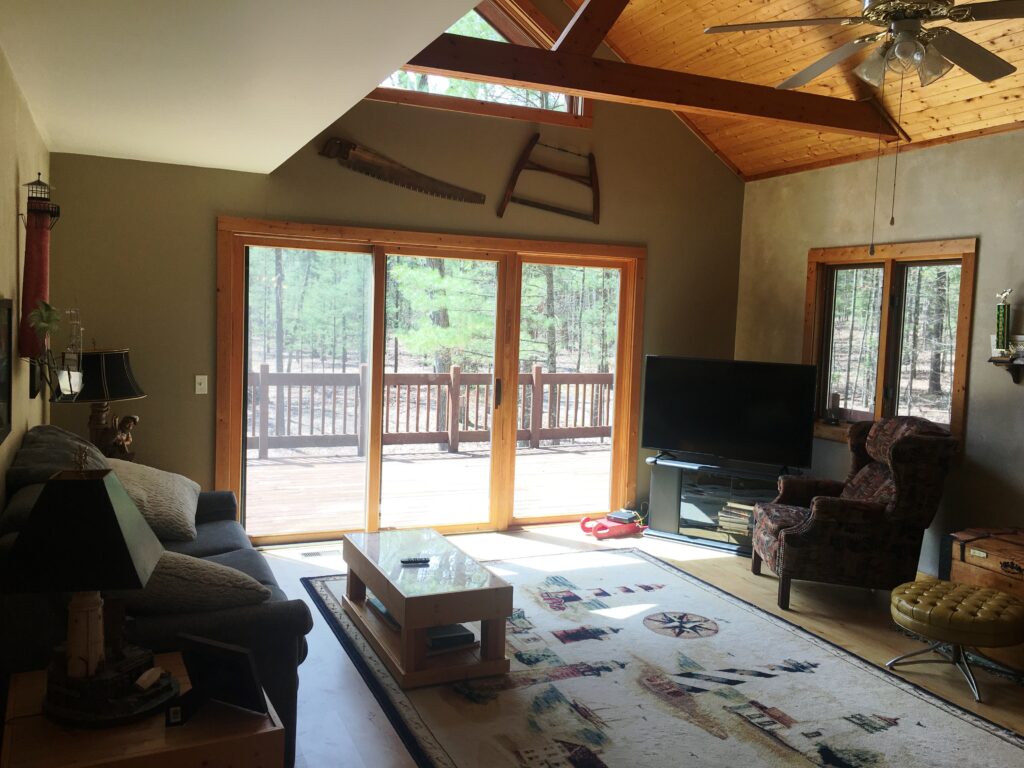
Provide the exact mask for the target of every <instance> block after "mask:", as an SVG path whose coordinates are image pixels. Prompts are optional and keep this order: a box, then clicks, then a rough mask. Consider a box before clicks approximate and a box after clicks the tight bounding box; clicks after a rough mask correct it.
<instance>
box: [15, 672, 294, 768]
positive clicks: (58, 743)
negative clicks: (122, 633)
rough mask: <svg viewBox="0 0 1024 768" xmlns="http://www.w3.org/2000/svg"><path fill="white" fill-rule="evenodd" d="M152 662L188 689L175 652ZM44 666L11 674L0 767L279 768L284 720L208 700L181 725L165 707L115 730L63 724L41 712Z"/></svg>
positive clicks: (44, 686)
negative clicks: (172, 722) (168, 718)
mask: <svg viewBox="0 0 1024 768" xmlns="http://www.w3.org/2000/svg"><path fill="white" fill-rule="evenodd" d="M156 663H157V665H159V666H161V667H163V668H164V669H166V670H167V671H169V672H170V673H171V674H172V675H173V676H174V677H175V678H176V679H177V680H178V682H179V683H180V684H181V688H182V691H186V690H188V688H189V682H188V676H187V674H186V673H185V664H184V662H183V661H182V658H181V654H178V653H165V654H161V655H159V656H157V657H156ZM45 688H46V672H45V671H38V672H22V673H19V674H16V675H12V676H11V684H10V690H9V692H8V697H7V712H6V714H5V721H4V722H5V725H4V745H3V756H2V759H0V768H57V767H58V766H60V768H98V767H99V766H112V767H114V768H143V767H145V768H165V767H166V768H171V767H172V766H173V768H281V766H283V765H284V726H283V725H282V724H281V721H280V720H279V719H278V717H277V713H276V712H274V708H273V707H272V706H271V705H270V702H269V701H268V702H267V708H268V710H269V713H270V714H269V715H260V714H256V713H252V712H246V711H244V710H241V709H236V708H235V707H230V706H228V705H226V704H220V703H218V702H213V701H211V702H208V703H207V704H206V705H204V706H203V707H202V708H201V709H200V710H199V711H198V712H196V714H195V715H193V717H192V719H191V720H189V721H188V722H187V723H186V724H185V725H182V726H179V727H174V728H167V727H165V726H164V716H163V713H160V714H158V715H153V716H151V717H147V718H145V719H144V720H139V721H138V722H135V723H131V724H129V725H121V726H116V727H113V728H96V729H87V728H68V727H65V726H62V725H58V724H56V723H54V722H52V721H50V720H49V719H47V718H46V717H45V716H44V715H43V714H42V703H43V693H44V691H45Z"/></svg>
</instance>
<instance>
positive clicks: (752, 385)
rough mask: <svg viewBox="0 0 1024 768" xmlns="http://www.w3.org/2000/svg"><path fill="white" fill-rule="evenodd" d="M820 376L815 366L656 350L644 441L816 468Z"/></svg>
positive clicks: (719, 456) (680, 450) (677, 450)
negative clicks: (671, 354) (813, 449)
mask: <svg viewBox="0 0 1024 768" xmlns="http://www.w3.org/2000/svg"><path fill="white" fill-rule="evenodd" d="M816 381H817V373H816V369H815V367H814V366H813V365H788V364H782V363H754V362H743V361H731V360H702V359H697V358H687V357H665V356H661V355H648V356H647V360H646V366H645V384H644V413H643V434H642V441H641V442H642V444H643V447H644V448H651V449H654V450H658V451H665V452H670V453H673V454H684V453H685V454H705V455H707V456H710V457H713V458H714V459H716V460H718V462H719V463H721V462H723V461H734V462H753V463H758V464H774V465H778V466H780V467H783V466H786V467H808V466H810V464H811V446H812V442H813V438H814V402H815V400H814V394H815V385H816ZM702 460H703V459H702Z"/></svg>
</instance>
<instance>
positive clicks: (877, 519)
mask: <svg viewBox="0 0 1024 768" xmlns="http://www.w3.org/2000/svg"><path fill="white" fill-rule="evenodd" d="M888 509H889V507H888V505H886V504H880V503H878V502H875V501H856V500H854V499H838V498H830V497H827V496H819V497H817V498H815V499H814V500H813V501H812V502H811V517H810V519H809V520H808V522H809V523H810V525H811V527H813V526H814V524H815V522H816V521H817V522H818V523H821V524H828V525H840V526H856V525H875V524H878V523H884V522H885V520H886V513H887V511H888Z"/></svg>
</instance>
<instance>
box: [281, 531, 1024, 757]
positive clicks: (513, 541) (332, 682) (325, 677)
mask: <svg viewBox="0 0 1024 768" xmlns="http://www.w3.org/2000/svg"><path fill="white" fill-rule="evenodd" d="M452 539H453V541H454V543H455V544H457V545H458V546H459V547H461V548H463V549H464V550H465V551H466V552H468V553H469V554H471V555H472V556H473V557H475V558H477V559H479V560H493V559H498V558H513V557H524V556H528V555H536V554H554V553H557V552H567V551H572V550H581V549H596V548H626V547H638V548H640V549H643V550H644V551H646V552H649V553H651V554H653V555H655V556H656V557H660V558H662V559H664V560H667V561H669V562H671V563H673V564H674V565H677V566H678V567H680V568H683V569H684V570H686V571H688V572H689V573H692V574H693V575H695V576H697V577H699V578H702V579H704V580H706V581H708V582H711V583H712V584H715V585H717V586H719V587H721V588H722V589H725V590H727V591H729V592H731V593H732V594H734V595H737V596H739V597H741V598H743V599H744V600H748V601H749V602H751V603H754V604H755V605H757V606H759V607H761V608H763V609H765V610H767V611H769V612H771V613H774V614H776V615H779V616H782V617H783V618H785V619H786V620H788V621H791V622H793V623H795V624H798V625H800V626H802V627H804V628H806V629H808V630H809V631H811V632H813V633H815V634H817V635H819V636H821V637H824V638H826V639H827V640H830V641H832V642H834V643H836V644H838V645H840V646H842V647H844V648H846V649H848V650H850V651H852V652H853V653H856V654H858V655H859V656H862V657H863V658H865V659H867V660H869V661H871V662H873V663H875V664H878V665H882V664H884V663H885V662H886V661H888V660H889V659H891V658H892V657H894V656H897V655H899V654H901V653H906V652H907V651H911V650H916V649H918V648H922V647H924V646H923V644H921V643H920V642H918V641H916V640H913V639H911V638H909V637H907V636H905V635H903V634H902V633H900V632H899V631H897V630H896V629H895V628H894V626H893V625H892V622H891V620H890V619H889V596H888V594H887V593H883V592H869V591H867V590H860V589H850V588H845V587H833V586H829V585H824V584H814V583H810V582H794V584H793V591H792V600H791V607H792V610H790V611H780V610H779V609H778V607H777V606H776V604H775V596H776V587H777V584H778V582H777V581H776V580H775V578H774V577H772V576H754V575H753V574H751V573H750V560H748V559H747V558H740V557H734V556H732V555H728V554H723V553H720V552H716V551H714V550H710V549H704V548H701V547H694V546H690V545H687V544H680V543H675V542H669V541H663V540H659V539H652V538H643V537H638V538H632V539H618V540H610V541H605V542H598V541H596V540H594V539H592V538H590V537H588V536H584V535H583V534H582V533H581V532H580V530H579V528H578V526H576V525H548V526H533V527H529V528H525V529H523V530H520V531H515V532H508V533H478V534H465V535H461V536H456V537H452ZM309 551H317V552H322V553H324V554H321V555H319V556H316V557H304V556H303V552H309ZM267 553H268V555H269V560H270V563H271V565H272V567H273V569H274V572H275V574H276V575H277V578H278V580H279V581H280V583H281V586H282V588H283V589H284V590H285V592H287V593H288V594H289V596H291V597H300V598H306V592H305V590H304V589H303V587H302V585H301V584H300V583H299V578H300V577H301V576H313V575H322V574H328V573H341V572H344V562H343V561H342V559H341V549H340V544H338V543H331V542H329V543H325V544H320V545H317V546H315V547H309V548H277V549H273V550H267ZM313 615H314V628H313V631H312V632H311V633H310V635H309V637H308V641H309V648H310V650H309V657H308V658H307V659H306V662H305V663H304V664H303V665H302V667H301V668H300V670H299V672H300V677H301V685H300V687H299V734H298V755H299V759H298V762H297V765H299V766H306V767H308V768H313V767H314V766H324V765H332V766H346V767H348V766H353V767H354V768H362V767H363V766H365V768H390V766H396V767H398V766H401V767H403V768H404V767H406V766H413V765H414V764H413V762H412V760H411V759H410V758H409V756H408V754H407V753H406V751H405V747H404V746H403V745H402V743H401V742H400V741H399V739H398V737H397V736H396V735H395V733H394V731H393V730H392V728H391V726H390V724H389V723H388V721H387V718H386V717H385V716H384V713H383V712H382V711H381V709H380V707H379V706H378V705H377V702H376V701H375V700H374V698H373V696H372V695H371V694H370V693H369V690H368V689H367V688H366V686H365V685H364V684H363V681H362V679H361V678H360V677H359V673H358V672H356V670H355V668H354V667H353V666H352V663H351V662H350V661H349V659H348V656H347V655H346V654H345V652H344V651H343V650H342V648H341V646H340V644H339V643H338V641H337V639H336V638H335V637H334V634H333V633H332V631H331V629H330V628H329V627H328V626H327V625H326V623H325V622H324V620H323V619H322V618H321V617H320V614H319V611H318V610H316V609H315V608H314V609H313ZM1002 658H1004V659H1006V660H1007V661H1010V662H1013V663H1014V664H1015V665H1016V666H1018V668H1024V646H1017V647H1016V648H1013V649H1009V651H1008V653H1006V654H1004V655H1003V656H1002ZM975 674H976V676H977V678H978V684H979V686H980V688H981V695H982V698H983V699H984V702H983V703H981V704H978V703H975V702H974V699H973V698H972V697H971V694H970V691H969V690H968V688H967V685H966V683H965V682H964V681H963V679H962V678H961V677H960V673H959V672H957V671H956V670H955V669H954V668H953V667H952V666H949V665H943V664H924V665H915V666H913V667H908V668H906V669H905V670H902V671H901V675H902V676H903V677H905V678H906V679H907V680H910V681H912V682H914V683H916V684H917V685H919V686H921V687H923V688H926V689H927V690H930V691H931V692H932V693H935V694H937V695H938V696H941V697H942V698H945V699H947V700H949V701H952V702H953V703H955V704H958V705H960V706H961V707H964V708H965V709H968V710H970V711H972V712H975V713H977V714H979V715H981V716H982V717H986V718H988V719H989V720H992V721H994V722H996V723H999V724H1000V725H1003V726H1006V727H1008V728H1011V729H1013V730H1015V731H1017V732H1019V733H1024V689H1022V688H1021V687H1020V686H1018V685H1016V684H1014V683H1013V682H1011V681H1008V680H1005V679H1003V678H1000V677H996V676H994V675H991V674H989V673H987V672H984V671H981V670H977V669H976V670H975Z"/></svg>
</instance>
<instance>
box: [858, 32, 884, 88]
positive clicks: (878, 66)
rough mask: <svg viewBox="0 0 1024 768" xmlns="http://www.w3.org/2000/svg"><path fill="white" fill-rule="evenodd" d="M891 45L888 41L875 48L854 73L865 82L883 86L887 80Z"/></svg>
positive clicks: (876, 86)
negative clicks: (887, 65)
mask: <svg viewBox="0 0 1024 768" xmlns="http://www.w3.org/2000/svg"><path fill="white" fill-rule="evenodd" d="M890 47H891V45H889V44H888V43H883V44H882V45H880V46H878V47H877V48H875V50H873V51H872V52H871V53H870V54H869V55H868V57H867V58H866V59H864V61H862V62H861V63H860V65H859V66H858V67H857V68H856V69H855V70H853V73H854V74H855V75H857V77H859V78H860V79H861V80H863V81H864V82H865V83H869V84H871V85H873V86H875V88H881V87H882V83H883V82H884V81H885V68H886V54H887V53H888V52H889V48H890Z"/></svg>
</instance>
